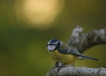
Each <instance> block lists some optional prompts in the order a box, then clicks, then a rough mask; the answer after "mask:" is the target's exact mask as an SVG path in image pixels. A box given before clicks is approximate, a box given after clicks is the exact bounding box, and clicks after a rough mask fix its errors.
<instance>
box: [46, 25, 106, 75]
mask: <svg viewBox="0 0 106 76" xmlns="http://www.w3.org/2000/svg"><path fill="white" fill-rule="evenodd" d="M82 31H83V28H82V27H80V26H77V27H76V28H75V29H73V31H72V35H71V37H70V39H69V42H68V45H69V46H70V47H71V48H72V49H74V50H77V51H79V52H80V53H83V52H85V51H86V50H87V49H89V48H91V47H93V46H96V45H98V44H106V28H104V29H100V30H93V31H91V32H89V33H87V34H82ZM46 76H106V69H105V68H85V67H72V66H70V65H68V66H66V67H63V68H62V69H60V71H59V72H58V74H57V67H52V68H51V69H50V71H49V72H48V74H47V75H46Z"/></svg>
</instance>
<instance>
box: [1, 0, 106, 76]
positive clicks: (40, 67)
mask: <svg viewBox="0 0 106 76" xmlns="http://www.w3.org/2000/svg"><path fill="white" fill-rule="evenodd" d="M33 1H34V0H33ZM46 1H48V0H45V2H46ZM51 1H52V0H51ZM57 1H58V4H57V5H59V6H56V8H55V10H54V11H52V12H55V11H57V10H56V9H57V8H58V9H59V7H60V3H61V5H63V7H62V9H61V11H60V12H59V13H58V14H57V15H56V16H55V18H54V19H53V20H51V21H49V22H48V20H49V19H51V18H52V17H54V16H52V15H50V17H49V18H48V19H46V18H44V20H45V21H44V22H45V23H44V22H42V21H40V19H39V21H40V22H38V21H37V20H38V18H40V17H39V16H38V15H39V13H38V15H36V14H35V18H34V17H33V16H32V17H31V16H29V17H31V18H30V19H32V18H34V20H35V21H33V22H35V23H33V22H32V23H31V20H30V19H28V18H27V17H26V16H27V15H28V14H26V13H27V12H24V11H23V10H24V8H23V6H22V5H23V4H24V1H21V0H0V76H45V75H46V73H47V72H48V71H49V69H50V68H51V66H52V65H53V64H54V60H53V59H52V58H51V57H50V55H49V53H48V51H47V49H46V46H45V44H46V43H47V42H48V41H49V40H50V39H51V38H58V39H60V40H62V41H63V42H65V43H67V42H68V40H69V37H70V35H71V32H72V30H73V28H75V27H76V26H77V25H80V26H81V27H83V33H88V32H90V31H91V30H94V29H102V28H106V4H105V3H106V0H92V1H91V0H62V1H59V0H57ZM41 2H42V0H41ZM49 2H50V1H49ZM16 6H17V7H18V8H17V7H16ZM40 6H43V5H40ZM29 9H30V8H29ZM44 11H46V9H45V10H44ZM20 12H21V13H20ZM35 13H36V12H35ZM25 14H26V15H25ZM31 14H33V12H31ZM24 15H25V16H24ZM37 16H38V17H37ZM44 16H46V15H44ZM25 19H27V20H25ZM41 19H42V18H41ZM28 21H29V22H28ZM42 27H44V28H42ZM84 55H88V56H93V57H96V58H98V59H99V61H93V60H80V61H76V66H77V67H82V66H84V67H92V68H93V67H96V68H100V67H106V59H105V55H106V45H98V46H95V47H92V48H90V49H88V50H87V51H86V52H85V53H84Z"/></svg>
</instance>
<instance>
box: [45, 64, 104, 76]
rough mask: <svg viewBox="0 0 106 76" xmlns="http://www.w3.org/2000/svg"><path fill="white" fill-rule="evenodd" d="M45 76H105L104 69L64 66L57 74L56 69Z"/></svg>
mask: <svg viewBox="0 0 106 76" xmlns="http://www.w3.org/2000/svg"><path fill="white" fill-rule="evenodd" d="M46 76H106V69H105V68H86V67H71V66H69V65H68V66H66V67H63V68H62V69H60V71H59V72H58V73H57V68H56V67H55V68H52V70H50V71H49V72H48V74H47V75H46Z"/></svg>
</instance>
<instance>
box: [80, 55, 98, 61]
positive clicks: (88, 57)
mask: <svg viewBox="0 0 106 76" xmlns="http://www.w3.org/2000/svg"><path fill="white" fill-rule="evenodd" d="M81 57H82V58H87V59H92V60H98V59H97V58H93V57H90V56H84V55H81Z"/></svg>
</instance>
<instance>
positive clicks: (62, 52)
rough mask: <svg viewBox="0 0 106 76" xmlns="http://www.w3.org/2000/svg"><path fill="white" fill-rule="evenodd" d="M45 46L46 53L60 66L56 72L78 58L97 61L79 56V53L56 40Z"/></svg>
mask: <svg viewBox="0 0 106 76" xmlns="http://www.w3.org/2000/svg"><path fill="white" fill-rule="evenodd" d="M46 46H47V49H48V52H49V53H50V55H51V57H52V58H53V59H54V60H55V62H56V63H61V64H62V65H61V66H59V69H58V70H60V69H61V68H62V67H63V66H64V65H69V64H72V63H74V62H75V61H76V60H77V59H78V58H81V59H92V60H98V59H97V58H93V57H90V56H85V55H83V54H81V53H80V52H78V51H77V50H74V49H73V48H72V47H70V46H69V45H68V44H65V43H64V42H62V41H60V40H59V39H57V38H53V39H51V40H49V41H48V43H47V44H46Z"/></svg>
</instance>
